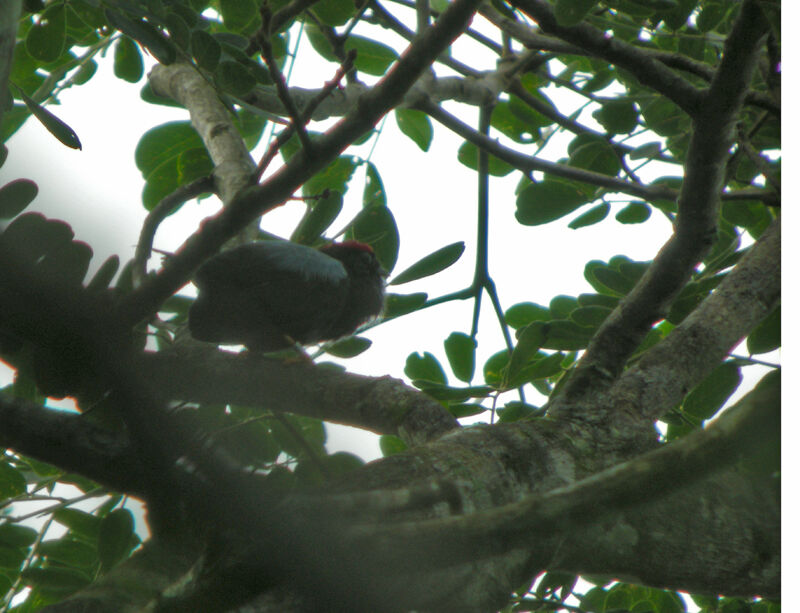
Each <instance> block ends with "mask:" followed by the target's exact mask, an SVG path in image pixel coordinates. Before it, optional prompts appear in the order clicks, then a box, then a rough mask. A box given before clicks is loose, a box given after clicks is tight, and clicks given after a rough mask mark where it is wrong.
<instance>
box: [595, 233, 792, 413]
mask: <svg viewBox="0 0 800 613" xmlns="http://www.w3.org/2000/svg"><path fill="white" fill-rule="evenodd" d="M780 295H781V227H780V220H777V221H775V222H773V224H772V226H771V227H770V228H768V229H767V230H766V231H765V232H764V234H762V235H761V237H760V238H759V239H758V242H756V244H755V245H754V246H753V247H752V248H751V250H750V252H749V253H748V254H747V255H745V257H744V258H742V260H741V261H740V262H739V263H738V264H737V265H736V267H735V268H734V269H733V270H732V271H731V272H730V273H728V276H727V277H725V279H724V280H723V281H722V283H720V284H719V285H718V286H717V288H716V289H715V290H714V292H713V293H712V294H711V295H710V296H708V298H706V299H705V300H704V301H703V302H702V303H701V304H700V305H699V306H698V307H697V308H696V309H695V310H694V311H693V312H692V313H690V314H689V315H688V317H686V319H684V320H683V321H682V322H681V324H680V325H679V326H678V327H677V328H675V329H674V330H673V331H672V332H671V333H670V334H669V336H667V338H665V339H664V340H663V341H661V342H660V343H658V344H657V345H656V346H655V347H653V348H652V349H650V350H649V351H648V352H647V353H645V354H644V355H643V356H642V358H641V359H640V360H639V362H638V363H637V364H636V365H635V366H633V367H632V368H630V369H628V370H626V371H625V373H624V374H623V375H622V376H621V377H620V379H619V381H618V382H617V383H615V384H614V386H613V387H612V388H611V389H610V390H609V396H608V400H607V402H609V403H610V404H612V405H614V406H616V407H619V408H620V411H622V412H625V413H628V414H636V415H641V416H642V417H644V418H645V420H647V421H648V422H651V421H653V420H654V419H658V418H659V417H661V416H662V415H664V414H665V413H666V412H667V411H669V410H670V409H671V408H673V407H674V406H675V405H676V404H677V403H679V402H680V401H681V399H682V398H683V397H684V396H685V395H686V392H687V391H688V390H690V389H692V388H693V387H694V386H695V385H697V384H698V383H700V381H702V380H703V379H704V378H705V377H706V376H708V375H709V374H710V373H711V371H712V370H713V369H714V368H715V367H716V365H718V364H719V363H720V361H722V360H723V359H724V358H725V356H726V355H728V353H730V351H731V350H732V349H733V347H735V346H736V344H737V343H738V342H739V341H741V340H742V338H744V337H745V336H746V335H747V334H748V333H749V332H750V331H751V330H752V329H753V328H755V326H756V325H758V323H759V322H760V321H761V320H762V319H764V317H766V316H767V315H768V314H769V313H770V311H772V309H774V308H775V306H776V304H777V302H778V300H779V299H780Z"/></svg>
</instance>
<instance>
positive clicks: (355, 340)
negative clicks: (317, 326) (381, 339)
mask: <svg viewBox="0 0 800 613" xmlns="http://www.w3.org/2000/svg"><path fill="white" fill-rule="evenodd" d="M371 345H372V341H371V340H369V339H368V338H364V337H363V336H349V337H347V338H343V339H342V340H340V341H336V342H335V343H332V344H330V345H328V346H327V347H325V352H326V353H329V354H331V355H332V356H336V357H337V358H354V357H356V356H357V355H360V354H362V353H364V352H365V351H366V350H367V349H369V348H370V346H371Z"/></svg>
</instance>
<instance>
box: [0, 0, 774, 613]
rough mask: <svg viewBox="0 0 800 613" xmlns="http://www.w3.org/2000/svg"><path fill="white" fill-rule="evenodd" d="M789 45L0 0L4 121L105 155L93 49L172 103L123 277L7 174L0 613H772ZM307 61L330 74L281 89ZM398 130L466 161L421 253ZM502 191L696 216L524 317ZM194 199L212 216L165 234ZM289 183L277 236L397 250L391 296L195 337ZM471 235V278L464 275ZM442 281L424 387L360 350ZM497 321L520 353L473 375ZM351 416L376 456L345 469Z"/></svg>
mask: <svg viewBox="0 0 800 613" xmlns="http://www.w3.org/2000/svg"><path fill="white" fill-rule="evenodd" d="M465 43H469V45H471V47H470V46H464V44H465ZM780 44H781V42H780V2H779V1H778V0H743V1H736V0H491V1H487V2H480V1H478V0H451V1H447V0H359V1H353V0H317V1H314V0H263V1H262V0H214V1H210V0H147V1H144V2H138V3H137V2H130V1H128V0H28V1H26V2H20V1H18V0H8V1H6V2H4V3H2V5H0V101H2V105H0V113H2V114H1V115H0V119H1V120H2V123H0V126H1V127H2V133H3V138H4V142H8V141H9V139H11V137H12V136H13V135H14V134H15V133H16V132H17V131H18V130H19V128H20V127H21V126H22V125H23V124H25V122H35V121H38V122H40V123H41V124H43V125H44V126H45V127H46V128H47V130H49V132H50V133H52V135H53V137H54V138H55V139H56V140H57V141H58V142H60V143H61V144H62V145H63V146H66V147H71V148H74V149H80V147H81V142H80V134H79V133H78V132H79V131H77V130H74V129H73V128H72V127H70V125H68V124H67V123H66V122H65V121H63V120H62V118H60V113H59V107H58V106H57V103H58V102H59V96H61V95H62V94H63V92H64V91H66V90H68V89H70V88H77V87H82V88H91V87H92V86H93V84H95V83H96V81H93V77H94V76H95V73H96V71H97V69H98V64H99V63H100V62H103V61H104V60H105V61H113V71H114V74H115V75H116V77H117V78H119V79H121V80H123V81H126V82H129V83H141V85H142V87H141V99H140V100H131V104H132V105H136V108H137V112H141V113H146V112H147V109H148V108H153V106H152V105H167V106H173V107H176V108H180V109H183V113H184V115H183V117H184V119H182V120H180V121H172V122H168V123H164V124H162V125H158V126H156V127H154V128H152V129H150V130H148V131H147V132H146V133H144V134H142V136H141V139H140V140H139V143H138V146H137V147H136V150H135V164H136V166H137V168H138V170H139V171H141V174H142V177H143V180H144V189H143V191H142V194H141V204H142V206H143V207H144V210H146V211H147V214H146V218H145V221H144V223H143V224H142V228H141V232H140V236H139V241H138V244H137V246H136V251H135V254H134V256H133V257H132V259H130V261H127V262H122V261H121V260H120V258H119V257H117V256H112V257H110V258H108V259H107V260H105V261H104V262H102V263H100V262H93V261H92V258H93V253H94V252H93V250H92V246H91V245H89V244H87V243H86V242H83V241H81V240H78V239H77V238H76V237H75V234H74V232H73V230H72V228H71V226H70V219H69V218H66V219H63V220H61V219H53V218H49V217H46V216H45V215H43V214H42V213H40V212H36V208H37V202H36V196H37V191H38V188H37V185H36V183H35V182H33V181H31V180H30V179H27V178H25V177H12V178H9V180H8V182H6V183H5V185H4V186H2V187H1V188H0V359H2V360H3V362H4V363H5V364H7V365H8V367H9V368H10V369H11V371H12V372H13V382H11V383H10V384H9V385H8V386H7V387H5V388H4V389H3V390H1V391H0V446H1V447H3V448H4V449H5V452H4V454H3V456H2V458H0V497H1V498H2V499H4V502H3V503H2V508H3V520H4V521H3V523H2V524H1V525H0V593H2V592H4V593H5V594H6V595H5V597H4V599H3V600H2V604H0V607H2V608H0V610H2V611H6V610H9V611H11V610H13V611H38V610H45V611H52V612H58V611H64V612H66V611H78V610H81V611H83V610H91V611H109V612H111V611H115V612H116V611H144V610H149V611H159V612H179V611H210V612H213V611H239V610H242V611H244V610H249V611H306V610H309V611H340V610H341V611H387V612H388V611H497V610H504V611H573V612H585V613H594V612H598V613H599V612H606V611H608V612H611V611H631V612H644V611H658V612H673V611H675V612H679V611H686V610H687V603H690V604H691V603H693V605H694V607H695V609H694V610H696V609H698V608H699V609H700V610H702V611H703V612H709V613H711V612H717V611H726V612H727V611H753V612H757V613H766V612H773V611H778V610H779V608H780V605H779V604H778V600H779V598H780V501H779V494H780V461H779V424H780V375H779V371H780V369H779V366H778V364H775V363H774V360H773V358H772V356H771V355H768V354H770V352H773V351H774V350H775V349H776V348H778V347H779V345H780V281H781V276H780V247H781V241H780V127H781V122H780V76H781V75H780ZM301 45H302V48H303V49H304V50H305V51H304V52H303V53H300V52H299V49H301ZM470 48H479V49H480V50H481V54H482V55H481V56H480V57H481V58H485V57H489V58H491V60H492V61H491V65H490V66H489V68H487V67H486V65H484V64H483V63H482V59H481V60H480V61H479V60H478V59H476V58H477V57H478V56H476V55H475V54H473V53H472V52H468V51H466V49H470ZM304 63H307V64H309V65H311V66H314V67H315V68H314V70H315V71H316V72H317V73H318V74H316V75H315V77H318V80H317V81H318V82H317V83H316V84H315V86H314V87H304V88H301V87H297V86H295V85H293V82H292V80H291V76H292V74H293V71H295V70H300V68H299V66H301V65H303V64H304ZM146 67H150V68H151V69H150V70H149V72H147V74H145V73H146ZM320 67H322V68H320ZM464 109H470V110H469V111H465V110H464ZM473 110H477V112H472V111H473ZM387 116H393V117H394V120H395V121H396V123H397V125H398V127H399V129H400V131H401V132H402V133H403V135H404V136H405V137H407V138H408V139H411V141H413V143H414V144H415V146H416V147H417V148H418V150H419V154H418V158H419V159H416V160H413V162H412V161H411V160H399V159H398V160H396V161H395V162H393V163H395V164H398V165H407V166H408V177H409V180H410V181H414V176H415V175H414V166H413V165H414V164H418V165H424V164H426V163H431V162H430V161H429V158H430V156H431V154H430V153H429V151H430V148H431V145H432V142H433V139H434V127H433V126H434V125H436V126H437V128H436V129H437V130H438V131H439V132H438V133H439V134H441V131H442V130H445V131H448V132H452V133H454V134H455V135H457V136H458V137H459V138H460V139H463V144H462V145H461V147H460V148H459V150H458V153H457V157H458V162H459V163H460V164H462V165H463V166H464V167H465V168H468V169H470V170H471V172H472V173H474V177H475V190H474V194H473V198H474V205H476V206H475V208H473V209H470V210H474V211H476V212H475V213H474V215H475V219H474V220H473V221H474V224H475V225H476V226H477V236H476V237H473V236H472V234H473V232H472V230H470V231H469V232H468V234H466V235H464V236H463V237H461V238H460V240H458V241H456V242H451V243H449V244H444V245H443V246H441V247H440V248H437V249H435V250H434V251H432V252H431V253H429V254H428V255H426V256H425V257H422V258H421V259H419V260H418V261H417V262H416V263H414V264H413V265H411V266H408V267H404V269H402V270H400V269H399V267H398V266H397V261H398V253H399V249H400V245H401V244H408V243H411V242H413V241H414V240H415V233H418V232H419V231H421V228H422V226H423V225H425V221H424V219H423V216H424V214H425V211H424V210H420V211H418V212H415V214H416V215H419V217H420V223H419V224H418V226H417V227H411V228H408V227H406V226H401V225H399V224H398V223H397V222H396V218H395V215H394V214H393V211H392V206H394V205H393V204H392V203H391V202H390V200H389V198H388V196H389V195H390V194H387V191H386V186H385V183H384V181H383V180H382V176H383V175H385V174H386V172H387V169H386V168H385V167H381V166H380V165H379V164H377V163H376V162H375V161H374V158H372V156H371V153H370V151H371V150H372V149H374V148H375V147H376V146H385V142H383V141H381V132H382V126H383V123H382V122H383V120H384V118H386V117H387ZM557 142H561V143H564V147H559V146H557V144H556V143H557ZM113 146H114V142H113V135H109V147H113ZM13 155H14V140H11V141H10V147H9V148H4V150H3V158H2V160H1V161H0V164H2V163H3V162H5V161H6V157H9V158H10V157H11V156H13ZM0 170H2V169H0ZM95 171H96V170H95ZM501 177H502V178H504V179H503V181H505V182H513V184H514V187H515V190H514V196H513V197H514V198H515V207H516V208H515V213H514V216H515V219H516V223H517V224H519V225H520V226H524V227H544V226H547V228H548V230H549V235H550V236H552V240H553V241H554V243H557V242H558V241H559V236H563V235H564V233H573V232H577V233H580V232H588V231H589V230H587V228H589V227H592V228H594V229H601V230H602V232H603V235H604V236H607V241H608V242H612V243H613V241H614V240H615V239H614V236H615V232H616V231H617V230H618V228H619V227H620V226H621V225H622V226H623V227H628V228H630V227H642V228H644V227H646V226H648V224H654V223H656V222H657V220H658V221H662V220H664V219H666V220H668V222H669V224H670V225H671V228H672V233H671V235H670V236H669V238H668V240H666V242H664V244H662V245H657V244H653V245H652V249H651V256H650V259H648V260H644V261H642V260H635V259H632V258H630V257H628V256H626V255H625V254H619V255H616V256H614V257H611V258H608V259H591V260H590V261H588V262H586V263H585V266H584V267H583V270H582V274H583V277H584V279H585V281H586V282H587V283H588V286H589V287H591V291H587V292H585V293H580V294H579V295H575V296H570V295H564V294H560V295H556V296H553V297H552V299H551V300H550V301H549V303H547V304H540V303H539V302H541V300H539V301H538V302H537V300H538V299H534V298H531V299H530V300H525V301H522V302H518V303H516V304H513V305H511V306H508V305H507V304H506V301H504V300H503V299H502V298H503V295H502V292H503V288H502V287H499V286H498V285H497V284H496V283H495V271H494V270H493V269H492V268H491V266H490V265H489V259H488V252H489V248H490V245H492V244H495V243H497V242H501V241H504V240H508V239H507V238H506V237H504V236H503V235H502V233H499V232H496V231H495V232H493V231H492V229H490V227H489V225H488V219H489V214H490V211H491V210H492V209H493V208H495V207H497V206H500V205H501V204H502V203H501V202H500V198H499V197H498V196H496V192H494V191H493V190H492V186H493V185H495V184H496V182H497V181H499V180H500V178H501ZM490 179H491V180H490ZM64 198H65V199H67V200H68V201H69V203H70V207H71V208H72V209H74V211H75V212H76V215H77V211H78V210H79V209H80V206H81V194H80V193H75V194H65V195H64ZM196 199H201V200H204V201H205V200H207V199H215V200H218V201H219V202H220V203H221V208H220V209H219V212H217V213H215V214H214V215H212V216H211V217H209V218H208V219H206V220H204V221H203V222H202V223H200V224H197V226H196V227H193V228H191V229H190V236H189V237H188V238H187V239H186V240H185V242H184V243H183V244H182V245H181V246H180V248H179V249H177V250H176V251H175V252H174V253H160V252H159V251H160V250H159V249H158V248H157V245H158V242H157V240H156V235H157V232H158V229H159V226H161V224H162V223H163V222H164V221H165V220H166V219H167V218H168V217H169V216H178V217H179V216H181V215H182V214H183V213H184V212H185V209H184V208H183V207H184V205H185V204H186V203H188V202H191V201H195V200H196ZM290 200H291V201H296V202H300V203H301V204H300V206H302V207H303V210H304V214H303V216H302V219H301V220H300V221H299V223H297V224H296V226H295V227H294V228H293V229H292V231H291V233H290V236H284V237H280V238H286V239H289V240H291V241H294V242H296V243H300V244H302V245H308V246H312V247H319V246H321V245H324V244H326V243H327V242H328V241H330V240H332V239H334V238H335V239H337V240H356V241H360V242H363V243H366V244H368V245H369V246H370V247H371V249H372V250H373V251H374V253H375V255H376V256H377V258H378V260H379V262H380V264H381V265H382V267H383V268H384V269H385V271H386V272H387V273H389V276H388V287H387V292H388V294H387V299H386V304H385V307H384V309H383V312H382V314H381V315H380V317H379V318H378V319H377V320H375V321H372V322H370V323H368V324H366V325H364V326H363V327H362V328H361V329H360V330H358V331H357V332H356V333H355V334H354V335H353V336H349V337H346V338H343V339H339V340H335V341H332V342H328V343H324V344H322V345H321V346H319V347H317V348H315V349H314V350H312V351H311V352H310V356H305V357H298V355H297V354H296V353H294V352H289V353H288V354H281V355H273V354H262V353H259V352H257V351H243V350H241V348H232V347H223V348H219V347H217V346H216V345H214V344H211V343H204V342H200V341H198V340H196V339H193V338H191V336H190V334H189V331H188V328H187V317H188V311H189V308H190V306H191V304H192V303H193V301H194V299H195V298H194V294H193V293H192V292H191V291H187V290H186V289H184V288H185V287H186V286H187V284H189V283H190V281H191V279H192V277H193V275H194V273H195V271H196V270H197V269H198V268H199V267H200V266H201V265H202V264H203V263H204V262H205V261H207V260H208V259H209V258H211V257H213V256H214V255H215V254H217V253H219V252H220V251H222V250H224V249H227V248H229V247H230V246H232V245H236V244H241V243H248V242H252V241H268V240H277V239H278V238H279V237H277V236H275V231H274V228H272V227H271V226H270V222H269V215H268V214H269V213H270V212H271V211H274V210H275V209H276V207H280V206H281V205H284V204H285V203H286V202H287V201H290ZM353 203H356V208H357V209H358V210H357V211H356V212H355V213H352V214H351V211H352V204H353ZM29 207H30V208H29ZM26 209H29V210H26ZM340 228H341V229H342V230H341V232H338V229H340ZM519 242H520V244H519V249H520V253H525V251H524V248H525V245H524V244H523V242H522V241H519ZM515 246H516V245H515ZM122 251H123V248H122V247H120V252H122ZM465 253H467V254H474V262H473V263H472V275H471V278H468V279H463V280H462V284H461V286H462V287H463V289H459V290H456V291H441V283H439V282H438V280H439V279H441V275H442V274H444V271H447V270H448V269H451V267H452V266H453V265H454V264H455V263H456V262H458V261H459V260H462V259H463V258H464V257H465ZM547 265H548V263H547V262H545V261H538V262H533V261H526V259H525V258H524V257H523V256H520V258H519V270H518V271H515V274H518V275H520V276H523V275H526V274H528V272H529V270H530V269H531V268H532V267H533V266H539V267H547ZM90 270H91V271H92V272H91V274H89V271H90ZM420 281H422V284H420V283H419V282H420ZM411 282H417V284H416V285H414V286H412V287H414V288H417V287H424V289H425V291H418V292H416V291H406V292H404V288H403V287H401V286H402V285H404V284H406V283H411ZM454 301H468V302H469V304H470V305H471V306H472V308H473V313H474V315H473V317H472V322H471V327H470V329H469V331H468V332H464V331H462V329H461V328H460V327H459V326H457V325H455V324H454V325H453V326H452V328H448V329H443V330H440V332H441V337H442V338H446V340H445V342H444V350H443V351H438V349H436V348H434V347H433V346H432V343H431V344H430V351H424V352H422V353H412V354H410V355H409V356H408V357H407V359H406V362H405V369H404V372H403V373H399V372H398V373H392V374H393V375H394V376H395V377H400V376H403V377H404V380H401V379H399V378H393V377H374V376H367V375H364V374H358V373H355V372H350V371H349V370H348V369H347V368H346V367H347V364H348V362H347V360H348V359H350V358H353V357H355V356H358V355H362V354H364V353H365V352H380V351H381V350H382V348H381V347H380V343H374V344H373V341H372V340H371V338H370V337H371V335H372V334H373V332H372V331H373V330H376V329H379V328H380V326H382V325H384V324H385V323H386V322H388V321H392V322H393V324H392V325H396V326H398V327H399V329H401V330H402V332H403V334H406V335H415V334H420V331H419V330H418V329H417V328H416V326H415V323H414V322H415V319H414V318H415V316H417V315H418V314H420V313H421V312H424V311H427V310H429V309H437V308H442V307H443V306H444V305H446V304H448V303H452V302H454ZM483 301H486V303H488V304H489V305H491V307H492V313H493V319H492V320H491V321H487V319H488V318H487V314H488V313H489V311H488V310H486V309H484V310H481V306H482V303H483ZM487 326H492V327H494V328H496V329H498V330H500V332H501V334H500V335H499V337H498V338H501V339H502V340H501V342H500V343H499V344H498V346H497V347H493V348H492V351H491V352H490V353H491V355H490V356H489V357H488V359H482V358H481V359H480V360H479V359H478V358H479V357H480V355H481V354H480V353H479V352H477V339H478V334H479V330H484V329H485V328H486V327H487ZM426 342H428V340H427V339H424V338H423V339H421V340H420V345H421V346H425V343H426ZM765 354H767V355H765ZM367 355H369V353H367ZM479 362H480V363H479ZM753 371H756V372H758V373H759V376H760V377H761V378H760V381H758V383H757V384H754V385H752V386H749V388H746V389H739V388H740V386H741V387H745V386H742V381H743V373H748V372H750V373H752V372H753ZM750 379H752V377H751V378H750ZM454 381H455V383H454ZM737 390H738V395H737V396H736V398H737V400H736V401H735V402H731V401H729V399H730V398H731V396H732V395H733V394H734V393H737ZM65 397H67V398H70V399H72V400H73V401H74V408H70V409H63V408H59V407H57V406H56V403H55V402H54V400H56V399H61V398H65ZM326 422H327V423H339V424H346V425H349V426H353V427H356V428H361V429H364V430H367V431H370V432H374V433H377V434H379V435H380V436H381V439H380V445H381V451H382V452H383V455H384V457H383V458H382V459H379V460H377V461H374V462H370V463H369V464H365V463H364V462H363V460H361V459H360V458H358V457H357V456H356V455H354V454H350V453H341V452H340V453H333V454H330V453H329V452H328V451H327V450H326V447H325V442H326V430H325V423H326ZM137 500H139V501H142V502H143V504H144V508H145V509H146V518H143V517H142V516H141V515H140V514H139V513H138V509H139V508H140V506H139V505H138V504H137V502H136V501H137ZM36 505H38V506H36ZM679 592H682V593H683V595H680V594H679ZM687 594H688V595H687ZM689 595H690V596H691V598H690V597H689Z"/></svg>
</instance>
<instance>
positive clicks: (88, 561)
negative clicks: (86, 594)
mask: <svg viewBox="0 0 800 613" xmlns="http://www.w3.org/2000/svg"><path fill="white" fill-rule="evenodd" d="M38 552H39V554H41V555H43V556H45V557H46V558H48V559H49V560H51V561H54V562H59V563H61V564H66V565H67V566H73V567H74V566H78V567H81V568H89V567H91V566H93V565H94V564H95V563H96V562H97V550H96V549H95V548H94V547H92V546H91V545H87V544H86V543H81V542H80V541H74V540H71V539H69V538H67V537H65V538H61V539H58V540H52V541H44V542H42V543H41V544H40V545H39V550H38Z"/></svg>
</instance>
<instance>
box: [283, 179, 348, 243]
mask: <svg viewBox="0 0 800 613" xmlns="http://www.w3.org/2000/svg"><path fill="white" fill-rule="evenodd" d="M343 205H344V200H342V195H341V194H340V193H339V192H329V193H328V195H327V196H326V197H325V198H320V199H319V200H317V201H316V202H314V203H313V205H312V206H311V208H309V210H308V212H307V213H306V214H305V215H304V216H303V219H301V220H300V223H299V224H298V225H297V228H295V230H294V232H293V233H292V236H291V240H292V242H295V243H300V244H301V245H311V244H313V243H314V242H315V241H316V240H317V239H319V237H320V236H322V233H323V232H325V230H327V229H328V228H329V227H330V225H331V224H332V223H333V222H334V221H335V220H336V218H337V217H338V216H339V213H341V212H342V206H343Z"/></svg>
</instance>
